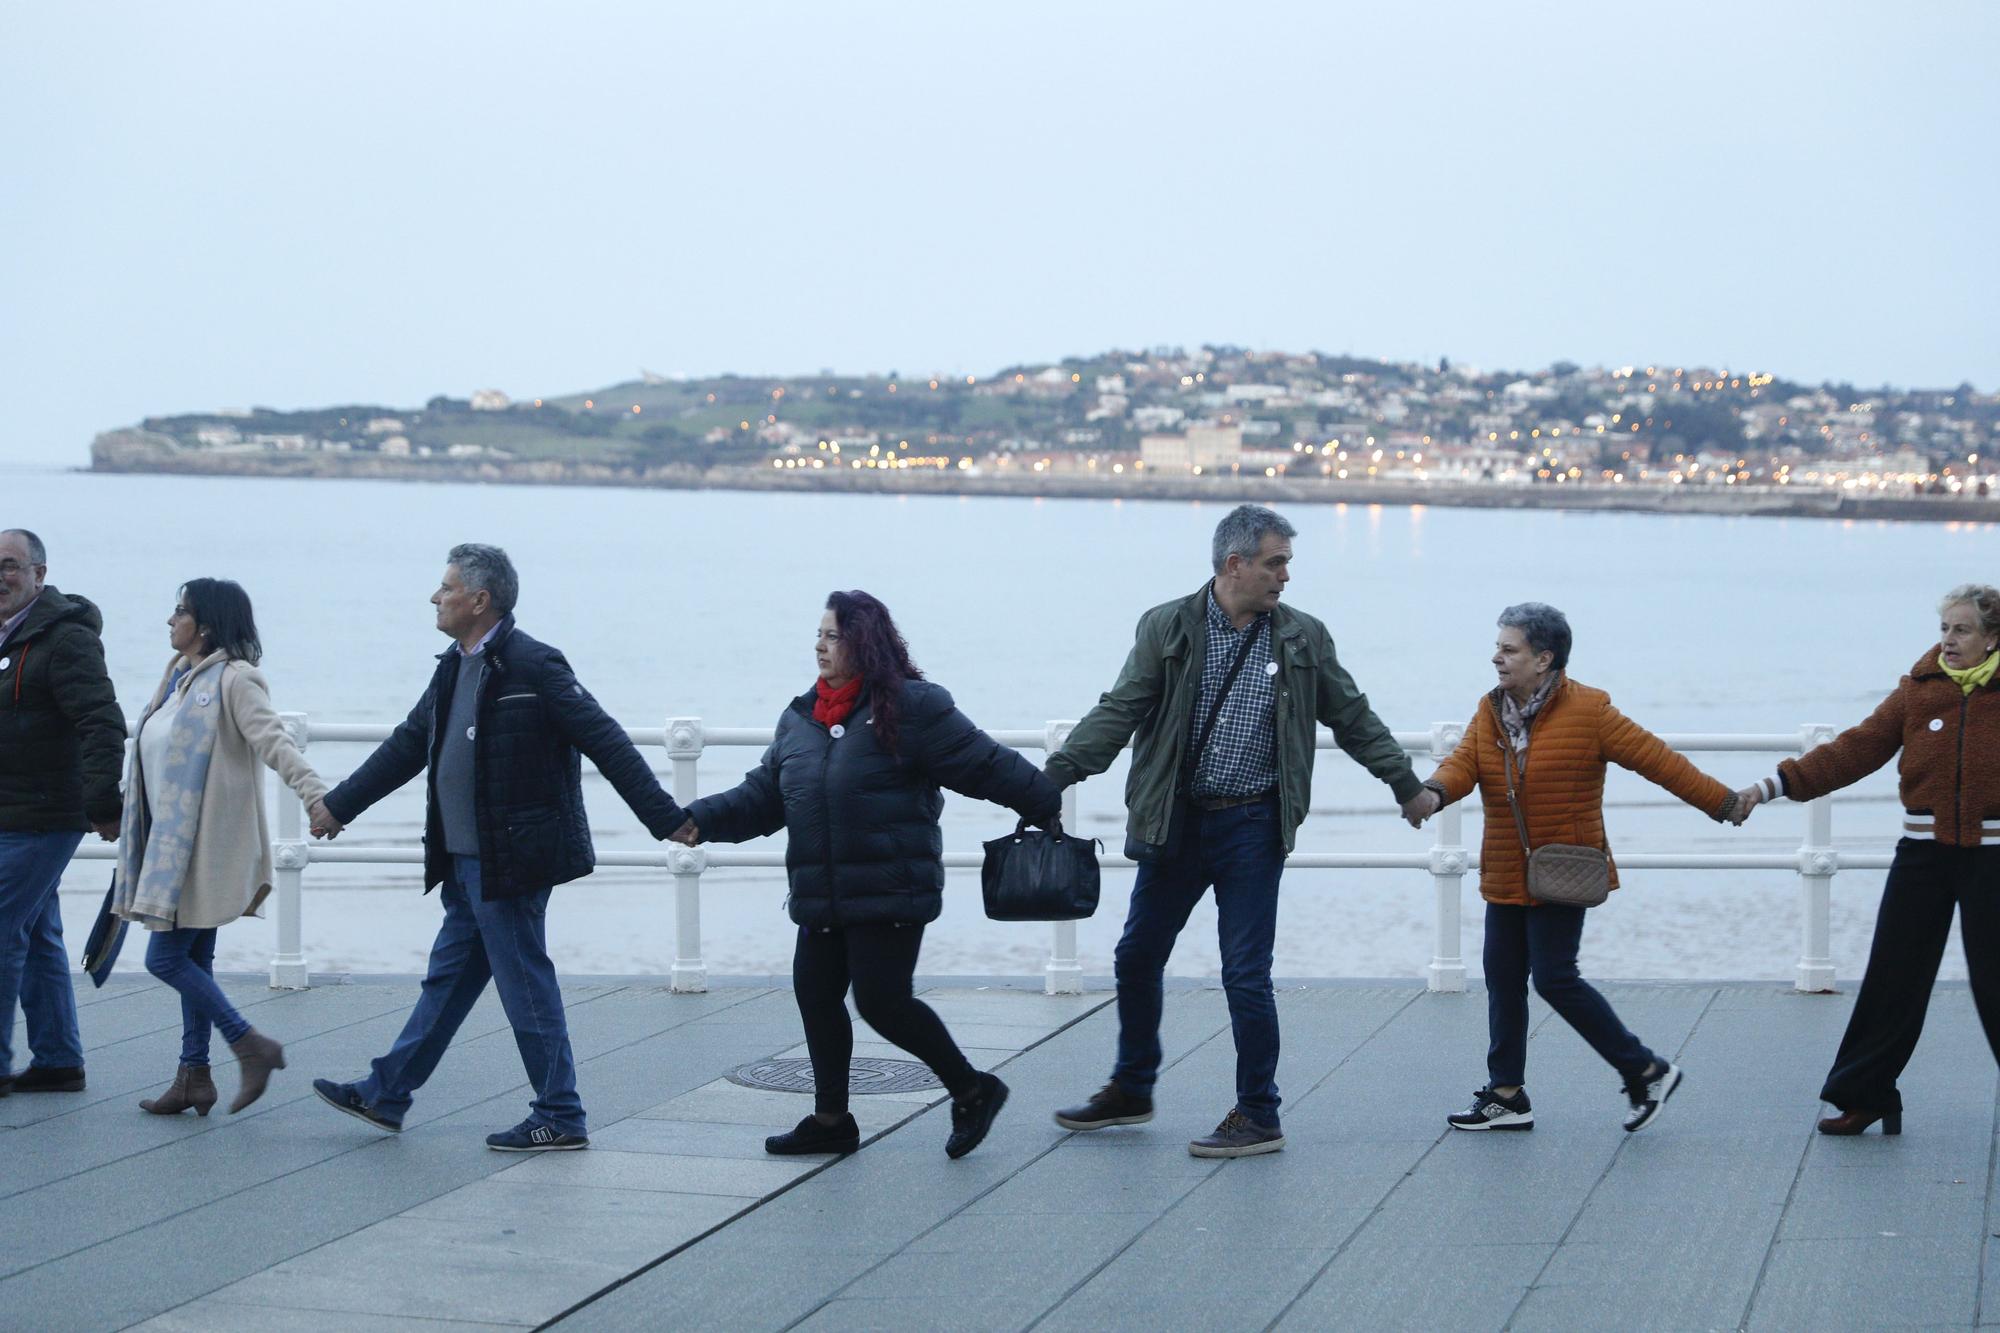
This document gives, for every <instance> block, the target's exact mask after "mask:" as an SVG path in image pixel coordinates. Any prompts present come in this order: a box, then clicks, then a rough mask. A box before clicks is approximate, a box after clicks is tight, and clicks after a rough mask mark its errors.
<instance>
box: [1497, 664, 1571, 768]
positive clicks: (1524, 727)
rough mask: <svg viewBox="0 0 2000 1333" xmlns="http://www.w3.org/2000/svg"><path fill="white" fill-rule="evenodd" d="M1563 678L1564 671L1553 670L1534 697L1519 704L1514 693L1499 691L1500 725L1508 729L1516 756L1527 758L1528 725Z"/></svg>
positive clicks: (1508, 737) (1508, 736)
mask: <svg viewBox="0 0 2000 1333" xmlns="http://www.w3.org/2000/svg"><path fill="white" fill-rule="evenodd" d="M1561 679H1562V672H1560V671H1551V672H1550V673H1549V678H1548V679H1547V680H1545V681H1543V682H1542V683H1541V686H1540V687H1539V688H1538V689H1536V691H1535V694H1534V697H1533V698H1531V699H1529V700H1528V702H1527V703H1525V704H1517V703H1515V702H1514V696H1513V695H1511V694H1509V693H1507V691H1505V690H1501V691H1499V695H1500V725H1501V726H1502V727H1503V728H1505V729H1506V732H1507V739H1508V740H1509V741H1511V742H1512V743H1513V746H1514V754H1515V757H1517V758H1521V759H1525V758H1527V756H1528V726H1529V724H1530V723H1532V722H1533V721H1534V720H1535V714H1537V713H1539V712H1541V711H1542V706H1543V705H1544V704H1546V703H1548V701H1549V694H1550V692H1551V691H1553V690H1554V689H1555V687H1556V682H1557V681H1559V680H1561Z"/></svg>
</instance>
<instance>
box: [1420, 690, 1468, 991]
mask: <svg viewBox="0 0 2000 1333" xmlns="http://www.w3.org/2000/svg"><path fill="white" fill-rule="evenodd" d="M1464 736H1465V727H1464V726H1463V725H1462V724H1460V723H1456V722H1433V723H1432V724H1431V762H1432V763H1439V762H1441V761H1442V760H1443V759H1444V757H1445V756H1446V755H1448V754H1450V753H1451V752H1452V751H1453V750H1456V749H1457V748H1458V743H1459V741H1460V740H1462V739H1464ZM1437 821H1438V822H1437V835H1436V841H1434V842H1433V843H1432V844H1431V885H1432V887H1433V889H1434V890H1435V891H1436V899H1437V920H1436V923H1435V930H1434V934H1433V936H1432V943H1431V965H1430V980H1429V988H1430V989H1431V990H1434V991H1445V992H1458V991H1463V990H1464V989H1465V957H1464V953H1465V930H1464V925H1463V923H1462V922H1461V921H1460V919H1459V901H1460V898H1461V885H1462V883H1463V881H1464V879H1465V871H1466V865H1467V862H1468V860H1469V858H1468V857H1467V856H1466V854H1465V847H1464V822H1463V811H1461V809H1460V808H1459V805H1458V803H1456V802H1454V803H1453V804H1451V805H1449V806H1447V807H1445V809H1443V810H1441V811H1439V812H1438V816H1437Z"/></svg>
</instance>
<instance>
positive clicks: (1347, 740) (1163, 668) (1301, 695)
mask: <svg viewBox="0 0 2000 1333" xmlns="http://www.w3.org/2000/svg"><path fill="white" fill-rule="evenodd" d="M1208 589H1209V585H1208V584H1206V583H1204V584H1203V585H1202V586H1201V587H1200V588H1198V589H1196V590H1195V592H1194V595H1193V596H1190V597H1183V598H1178V599H1176V600H1174V601H1171V602H1166V603H1163V604H1161V605H1159V606H1156V607H1154V608H1153V609H1152V610H1150V611H1148V612H1146V614H1145V615H1143V616H1141V617H1139V629H1138V633H1137V634H1136V636H1135V638H1134V642H1133V644H1132V652H1131V655H1130V656H1128V657H1127V658H1126V659H1125V669H1124V670H1122V671H1120V672H1119V673H1118V681H1117V683H1116V684H1115V685H1113V686H1112V687H1111V690H1110V692H1109V693H1107V694H1105V695H1104V696H1103V697H1102V698H1100V699H1099V700H1098V701H1097V707H1095V708H1093V709H1091V710H1090V712H1089V713H1087V714H1085V715H1084V718H1083V720H1082V721H1081V722H1078V723H1077V724H1076V728H1075V730H1073V731H1071V732H1070V735H1069V740H1068V742H1067V743H1065V744H1064V745H1063V747H1062V749H1061V750H1059V751H1058V752H1056V753H1055V754H1052V755H1050V756H1049V760H1048V763H1047V764H1046V765H1044V768H1043V771H1044V772H1046V773H1047V774H1048V775H1049V777H1050V779H1051V780H1052V781H1054V782H1055V784H1056V785H1057V786H1058V787H1067V786H1069V785H1070V784H1071V783H1075V782H1081V781H1083V780H1084V779H1085V778H1087V777H1090V776H1091V775H1092V774H1095V773H1102V772H1103V771H1104V770H1105V769H1107V768H1109V767H1110V766H1111V761H1112V760H1114V759H1116V758H1117V757H1118V752H1119V751H1120V750H1122V749H1124V748H1125V743H1126V742H1127V741H1132V740H1133V733H1134V732H1137V733H1138V739H1137V740H1136V741H1134V742H1133V752H1132V774H1131V777H1130V778H1128V779H1127V780H1126V783H1125V807H1126V812H1127V813H1126V821H1125V829H1126V833H1127V834H1128V836H1129V837H1130V838H1131V839H1132V840H1133V841H1135V842H1141V843H1152V844H1155V845H1158V844H1161V843H1164V842H1165V841H1166V840H1167V824H1168V821H1169V820H1171V819H1172V817H1173V797H1174V788H1175V787H1176V785H1177V784H1178V783H1179V780H1180V772H1181V765H1182V762H1183V760H1184V759H1185V757H1186V755H1185V751H1186V750H1187V748H1188V740H1189V738H1188V732H1189V730H1190V728H1191V726H1192V719H1193V717H1194V708H1195V704H1196V701H1197V700H1199V699H1200V697H1201V668H1202V658H1203V656H1204V655H1205V651H1206V647H1207V641H1208V636H1207V635H1206V634H1205V633H1204V632H1203V624H1202V616H1203V614H1204V612H1205V610H1206V603H1205V599H1206V598H1207V596H1208ZM1271 633H1272V637H1273V639H1274V641H1275V643H1276V645H1277V651H1276V653H1275V658H1276V660H1277V662H1278V664H1279V676H1278V679H1277V681H1276V684H1277V687H1278V688H1277V715H1276V718H1275V724H1276V726H1277V744H1276V745H1275V746H1273V747H1272V748H1273V752H1274V755H1275V757H1276V759H1277V765H1278V795H1279V801H1278V805H1279V811H1280V816H1281V817H1280V820H1279V825H1278V826H1279V828H1280V830H1281V831H1282V832H1283V834H1284V839H1285V851H1286V852H1287V853H1289V852H1290V851H1291V850H1292V847H1293V844H1294V842H1295V841H1296V838H1297V834H1298V828H1299V825H1300V824H1301V823H1302V822H1304V820H1305V817H1306V810H1307V808H1308V807H1309V806H1310V805H1311V803H1312V770H1313V754H1314V750H1315V742H1316V741H1317V739H1318V735H1317V731H1316V725H1317V724H1318V723H1321V722H1324V723H1325V724H1326V725H1327V726H1329V727H1331V728H1332V729H1333V738H1334V740H1335V742H1337V743H1338V744H1339V746H1340V748H1341V749H1343V750H1345V751H1347V753H1348V754H1349V755H1351V756H1352V757H1353V758H1354V761H1355V762H1356V763H1358V764H1360V765H1361V766H1362V767H1363V768H1365V769H1367V770H1368V771H1369V772H1370V773H1373V774H1374V775H1375V776H1376V777H1378V778H1380V779H1381V780H1382V781H1384V782H1386V783H1388V784H1389V789H1390V790H1391V791H1392V792H1394V793H1395V796H1396V800H1397V802H1398V803H1399V804H1400V803H1401V802H1404V801H1407V800H1409V799H1410V798H1411V797H1412V796H1415V795H1416V794H1417V793H1418V792H1419V791H1421V790H1423V783H1422V782H1420V781H1418V779H1417V775H1416V772H1415V771H1414V770H1413V769H1411V767H1410V761H1409V759H1408V758H1407V757H1406V756H1405V755H1404V754H1403V749H1402V747H1401V746H1400V745H1398V744H1397V743H1396V738H1395V737H1394V736H1393V735H1391V734H1390V732H1389V728H1388V727H1386V726H1384V725H1383V724H1382V719H1381V718H1379V717H1376V716H1375V710H1374V709H1372V708H1370V707H1369V706H1368V696H1367V695H1365V694H1363V693H1362V692H1361V689H1360V687H1359V686H1357V685H1356V684H1355V683H1354V677H1352V676H1350V675H1348V674H1347V672H1346V670H1345V669H1343V668H1342V667H1341V665H1340V660H1339V658H1337V657H1336V656H1335V655H1334V651H1333V636H1332V635H1330V634H1328V633H1327V630H1326V626H1325V625H1323V624H1321V623H1320V622H1319V621H1318V620H1315V619H1314V618H1313V617H1311V616H1309V615H1307V614H1305V613H1304V612H1303V611H1294V610H1293V609H1292V608H1291V607H1290V606H1287V605H1285V604H1284V603H1282V602H1281V603H1279V605H1278V608H1277V610H1275V611H1274V612H1272V614H1271Z"/></svg>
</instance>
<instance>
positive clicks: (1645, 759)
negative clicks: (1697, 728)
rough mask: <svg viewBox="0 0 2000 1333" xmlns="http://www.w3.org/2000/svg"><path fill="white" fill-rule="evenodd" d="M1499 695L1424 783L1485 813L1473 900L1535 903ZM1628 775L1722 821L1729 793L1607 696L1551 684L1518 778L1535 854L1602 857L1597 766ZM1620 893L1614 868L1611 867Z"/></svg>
mask: <svg viewBox="0 0 2000 1333" xmlns="http://www.w3.org/2000/svg"><path fill="white" fill-rule="evenodd" d="M1505 737H1506V731H1505V730H1504V729H1503V728H1502V727H1501V725H1500V700H1499V691H1498V690H1495V691H1494V692H1493V693H1492V694H1489V695H1488V696H1487V697H1486V698H1484V699H1482V700H1480V701H1479V708H1478V710H1477V711H1476V712H1474V713H1473V715H1472V722H1471V724H1470V725H1469V726H1467V727H1466V729H1465V739H1464V740H1462V741H1460V742H1459V743H1458V748H1457V749H1455V750H1453V751H1452V752H1451V753H1450V754H1449V755H1447V756H1445V760H1444V762H1443V763H1442V764H1439V765H1438V769H1437V772H1435V773H1433V774H1432V775H1431V781H1433V782H1435V783H1436V784H1437V785H1439V786H1440V787H1442V788H1443V789H1444V799H1445V803H1446V804H1447V805H1449V804H1450V803H1451V802H1453V801H1457V800H1462V799H1464V798H1465V797H1466V796H1468V795H1470V794H1471V792H1472V789H1473V788H1474V787H1475V786H1476V787H1478V788H1479V794H1480V797H1481V799H1482V801H1483V802H1484V805H1485V810H1486V835H1485V839H1484V841H1483V842H1482V843H1481V844H1480V849H1479V896H1480V897H1482V898H1484V899H1485V900H1486V901H1487V902H1489V903H1516V904H1527V905H1529V906H1533V905H1535V900H1534V899H1533V898H1530V897H1529V896H1528V891H1527V886H1526V883H1525V880H1526V869H1527V856H1526V855H1525V854H1524V853H1523V852H1522V851H1521V837H1520V834H1519V833H1518V832H1516V830H1515V827H1514V814H1513V811H1512V810H1511V809H1509V808H1508V805H1507V763H1506V759H1505V757H1504V756H1503V754H1502V752H1501V749H1500V747H1501V746H1502V745H1503V744H1505ZM1606 761H1609V762H1611V763H1614V764H1617V765H1618V766H1619V767H1621V768H1629V769H1631V770H1632V771H1633V772H1635V773H1637V774H1638V775H1639V776H1641V777H1643V778H1645V779H1647V780H1648V781H1650V782H1653V783H1657V784H1658V785H1659V786H1662V787H1664V788H1666V789H1667V790H1668V791H1670V792H1672V793H1673V794H1674V795H1676V796H1678V797H1680V798H1681V799H1682V800H1683V801H1686V802H1687V803H1688V804H1689V805H1691V806H1694V807H1695V808H1696V809H1697V810H1700V811H1702V812H1703V813H1704V814H1707V815H1708V816H1709V817H1710V818H1711V819H1719V818H1720V817H1721V812H1722V808H1723V806H1724V805H1725V804H1726V803H1727V802H1728V800H1729V795H1730V793H1729V789H1728V788H1727V787H1724V786H1723V785H1722V784H1721V783H1720V782H1717V781H1716V780H1715V779H1714V778H1712V777H1710V776H1708V774H1706V773H1704V772H1702V771H1701V770H1700V769H1698V768H1696V767H1695V766H1694V765H1693V764H1691V763H1689V762H1688V761H1687V760H1686V759H1685V758H1684V757H1682V756H1681V755H1679V754H1676V753H1675V752H1674V751H1672V750H1670V749H1668V748H1667V745H1666V742H1664V741H1662V740H1661V739H1660V738H1659V737H1658V736H1655V735H1654V734H1653V733H1652V732H1650V731H1647V730H1646V729H1645V728H1644V727H1642V726H1640V725H1639V724H1638V723H1636V722H1634V721H1632V719H1630V718H1628V717H1626V716H1625V715H1624V714H1623V713H1621V712H1619V711H1618V710H1617V709H1616V708H1613V707H1612V706H1611V696H1610V695H1608V694H1606V693H1605V692H1604V691H1603V690H1599V689H1593V688H1591V687H1590V686H1588V685H1584V684H1580V683H1579V682H1577V681H1573V680H1569V679H1564V680H1563V681H1561V682H1560V683H1558V684H1557V686H1556V688H1555V690H1554V692H1553V693H1552V694H1551V695H1550V696H1549V701H1548V702H1547V703H1545V704H1543V705H1542V711H1541V712H1540V713H1538V714H1536V715H1535V720H1534V722H1533V723H1532V724H1531V725H1530V727H1529V731H1528V755H1527V765H1526V767H1525V768H1523V767H1521V766H1520V765H1518V764H1517V765H1516V766H1515V771H1516V773H1517V774H1519V781H1520V789H1519V790H1520V796H1521V813H1522V814H1523V816H1525V817H1526V819H1527V822H1528V837H1529V839H1530V840H1531V841H1532V842H1533V844H1534V845H1535V846H1537V847H1540V846H1542V845H1543V844H1544V843H1551V842H1563V843H1571V844H1574V845H1577V846H1582V847H1596V848H1598V849H1600V850H1601V851H1603V852H1604V853H1605V854H1606V855H1607V856H1608V855H1610V853H1611V846H1610V844H1609V843H1607V842H1606V841H1605V838H1604V765H1605V763H1606ZM1611 887H1612V888H1614V889H1615V888H1617V887H1618V867H1617V865H1616V864H1613V866H1612V867H1611Z"/></svg>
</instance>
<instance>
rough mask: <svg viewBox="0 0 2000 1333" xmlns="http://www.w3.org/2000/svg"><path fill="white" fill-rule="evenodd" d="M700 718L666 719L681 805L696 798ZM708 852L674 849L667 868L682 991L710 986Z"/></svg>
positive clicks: (677, 985)
mask: <svg viewBox="0 0 2000 1333" xmlns="http://www.w3.org/2000/svg"><path fill="white" fill-rule="evenodd" d="M703 744H704V742H703V738H702V729H701V719H700V718H698V717H670V718H668V719H667V756H668V758H670V759H672V760H673V764H674V799H675V800H676V801H679V802H680V803H681V804H682V805H687V804H689V803H691V802H692V801H693V800H694V798H695V771H694V769H695V764H696V762H697V761H699V760H700V759H701V752H702V747H703ZM707 868H708V853H707V852H704V851H702V850H701V849H700V848H698V847H679V846H676V847H675V848H673V849H672V851H671V852H670V854H669V858H668V869H669V870H670V871H672V873H673V877H674V966H673V972H672V974H671V976H672V981H671V985H672V987H673V989H674V990H676V991H679V992H682V993H691V992H696V991H705V990H707V989H708V965H707V964H706V963H704V962H703V961H702V958H701V872H702V871H703V870H706V869H707Z"/></svg>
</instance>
